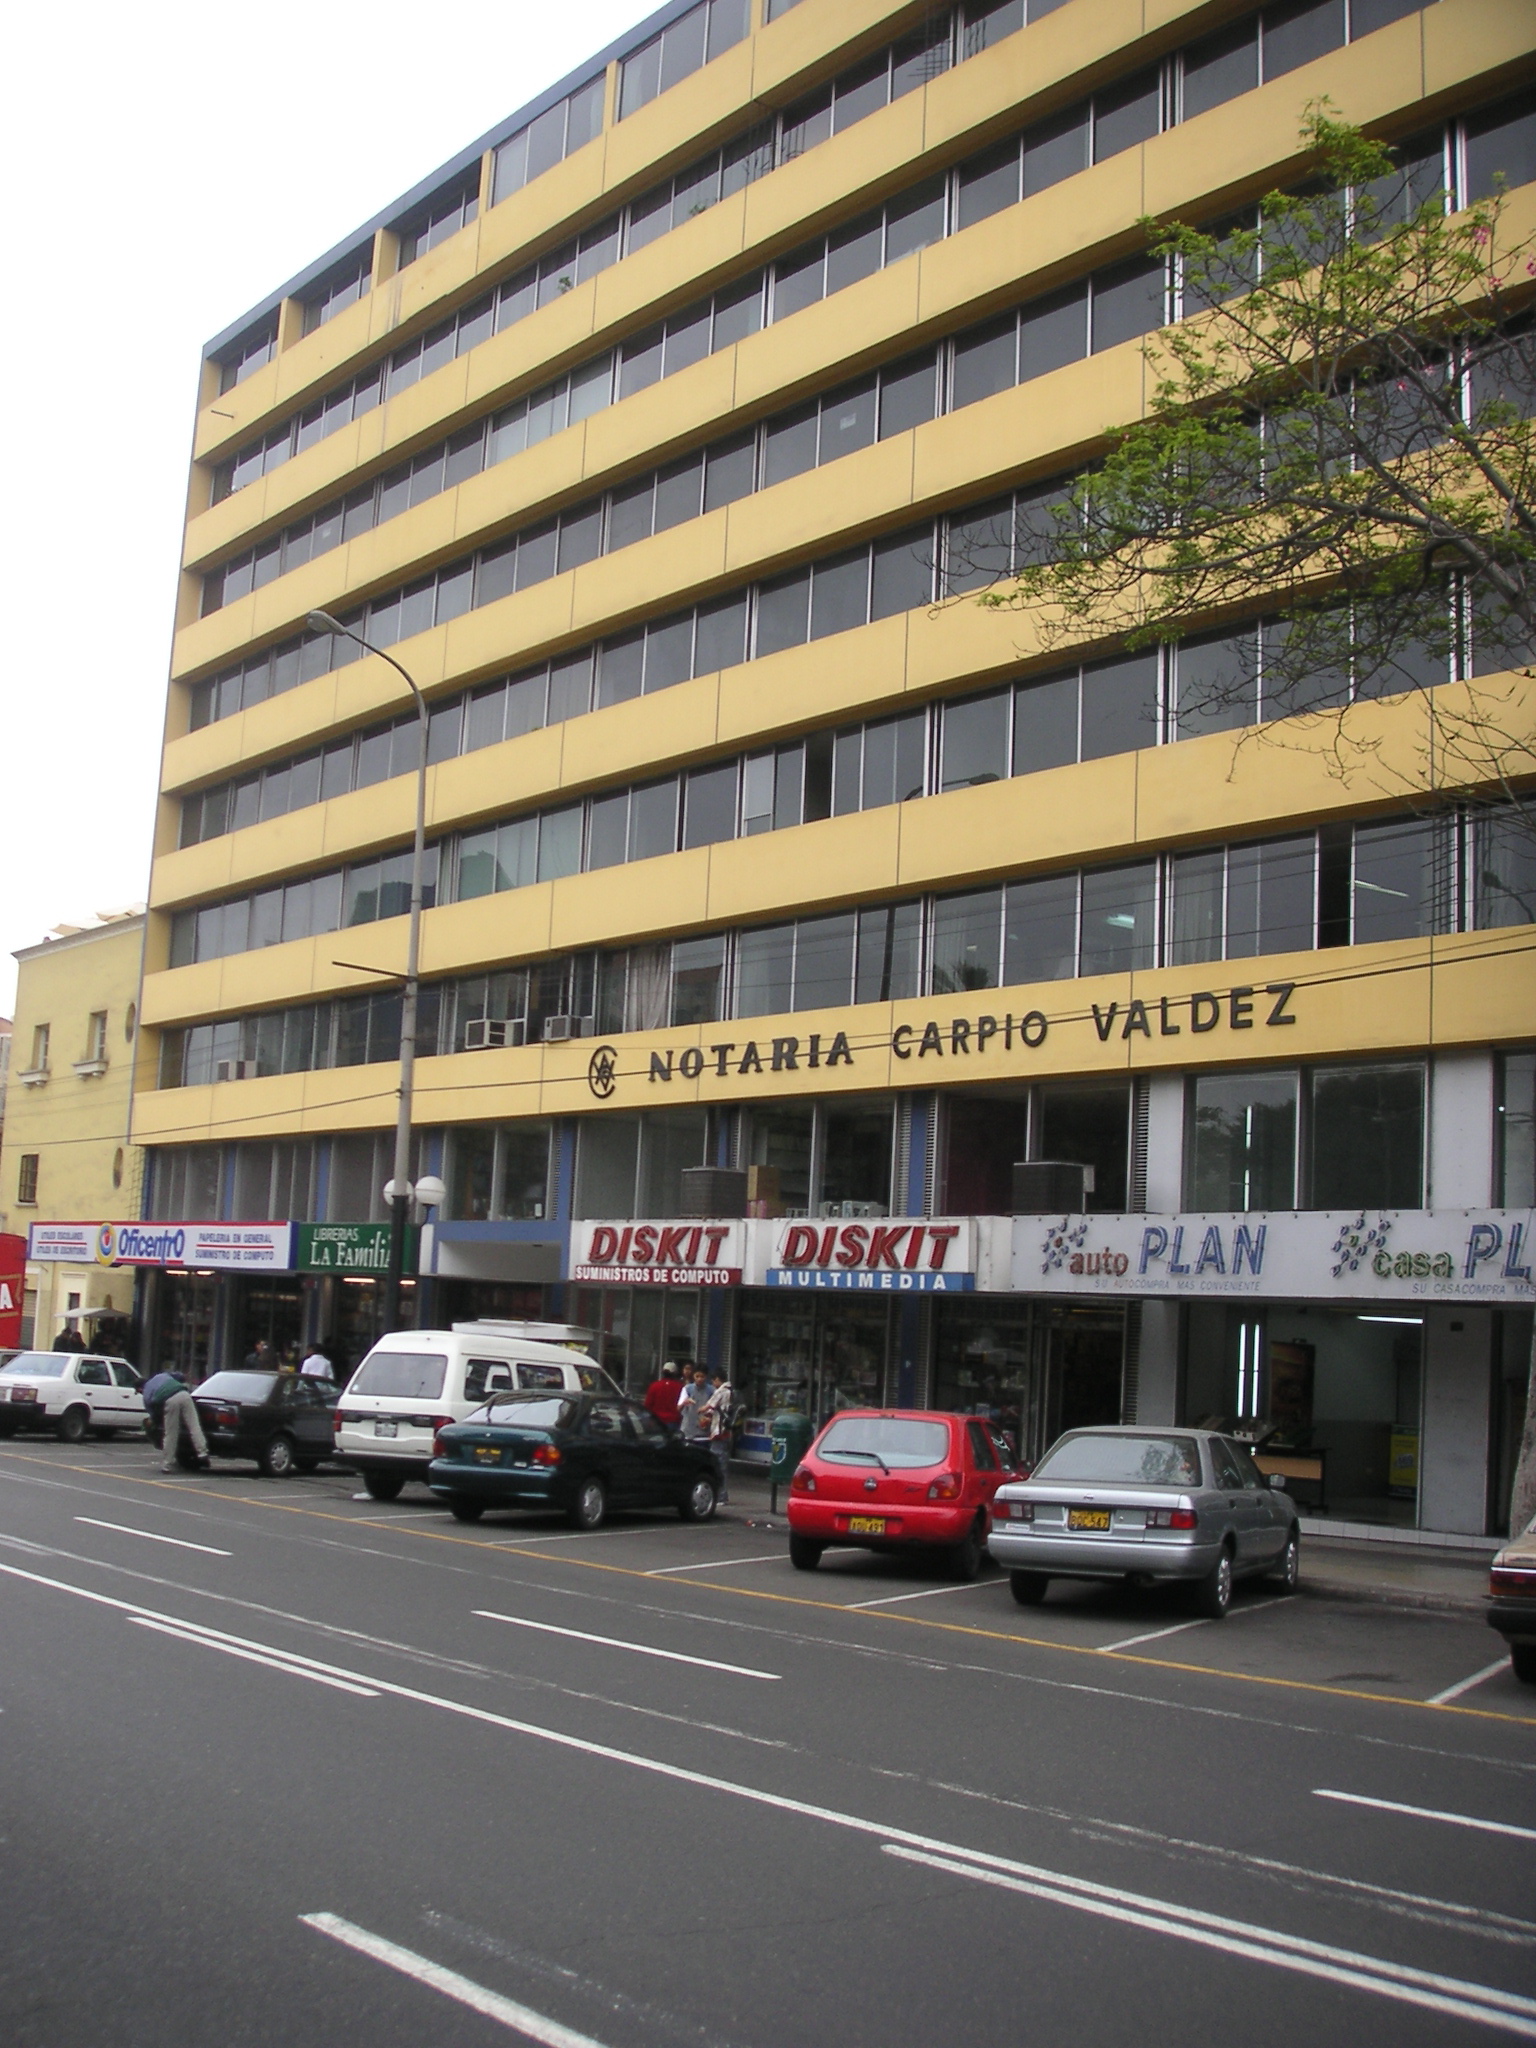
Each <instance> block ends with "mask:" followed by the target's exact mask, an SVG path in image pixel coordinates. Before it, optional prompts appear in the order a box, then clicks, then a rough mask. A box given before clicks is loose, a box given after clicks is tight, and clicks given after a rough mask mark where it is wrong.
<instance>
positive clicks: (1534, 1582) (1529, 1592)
mask: <svg viewBox="0 0 1536 2048" xmlns="http://www.w3.org/2000/svg"><path fill="white" fill-rule="evenodd" d="M1488 1590H1489V1592H1490V1593H1524V1594H1525V1595H1526V1596H1527V1597H1531V1596H1533V1595H1536V1565H1518V1564H1496V1565H1494V1566H1493V1568H1492V1570H1491V1571H1490V1572H1489V1574H1488Z"/></svg>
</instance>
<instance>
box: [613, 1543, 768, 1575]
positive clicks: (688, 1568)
mask: <svg viewBox="0 0 1536 2048" xmlns="http://www.w3.org/2000/svg"><path fill="white" fill-rule="evenodd" d="M788 1554H789V1553H788V1552H787V1551H783V1550H765V1551H764V1552H763V1554H762V1556H761V1557H715V1558H711V1559H710V1561H709V1563H708V1564H659V1565H657V1567H656V1569H655V1570H654V1571H650V1572H647V1573H646V1575H645V1576H646V1577H647V1578H648V1579H665V1578H667V1577H668V1576H669V1575H670V1574H671V1573H673V1572H727V1571H730V1570H731V1569H732V1568H733V1567H734V1566H736V1565H738V1564H782V1562H783V1561H784V1559H785V1558H786V1557H787V1556H788Z"/></svg>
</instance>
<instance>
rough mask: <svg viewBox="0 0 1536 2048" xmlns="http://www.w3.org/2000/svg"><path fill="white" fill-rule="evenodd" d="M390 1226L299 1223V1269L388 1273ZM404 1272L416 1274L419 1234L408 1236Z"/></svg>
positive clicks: (317, 1271) (411, 1232) (325, 1271)
mask: <svg viewBox="0 0 1536 2048" xmlns="http://www.w3.org/2000/svg"><path fill="white" fill-rule="evenodd" d="M393 1227H394V1226H393V1225H392V1224H389V1223H300V1224H297V1225H295V1229H296V1231H297V1233H298V1268H299V1271H300V1272H301V1273H387V1272H388V1271H389V1241H390V1233H391V1231H392V1229H393ZM405 1270H406V1272H407V1273H414V1272H415V1271H416V1230H415V1227H414V1226H412V1227H410V1228H409V1229H407V1231H406V1234H405Z"/></svg>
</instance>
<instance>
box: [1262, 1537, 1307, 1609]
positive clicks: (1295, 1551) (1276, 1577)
mask: <svg viewBox="0 0 1536 2048" xmlns="http://www.w3.org/2000/svg"><path fill="white" fill-rule="evenodd" d="M1269 1577H1270V1582H1271V1584H1273V1585H1276V1586H1280V1587H1283V1589H1284V1590H1285V1591H1286V1592H1287V1593H1294V1592H1295V1590H1296V1588H1297V1587H1298V1586H1299V1585H1300V1584H1301V1537H1300V1536H1299V1535H1298V1534H1297V1532H1296V1531H1295V1530H1294V1529H1293V1530H1292V1531H1291V1533H1290V1536H1289V1537H1288V1538H1287V1540H1286V1545H1285V1548H1284V1550H1282V1551H1281V1553H1280V1557H1279V1561H1278V1562H1277V1563H1276V1565H1275V1568H1274V1570H1273V1571H1272V1572H1271V1573H1270V1574H1269Z"/></svg>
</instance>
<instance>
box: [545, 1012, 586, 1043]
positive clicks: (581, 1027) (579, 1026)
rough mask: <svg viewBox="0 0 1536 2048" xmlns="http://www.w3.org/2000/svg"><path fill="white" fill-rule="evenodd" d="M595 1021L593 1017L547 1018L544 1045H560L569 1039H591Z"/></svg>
mask: <svg viewBox="0 0 1536 2048" xmlns="http://www.w3.org/2000/svg"><path fill="white" fill-rule="evenodd" d="M594 1021H595V1020H594V1019H593V1018H591V1017H568V1016H562V1017H546V1018H545V1019H544V1043H545V1044H546V1045H558V1044H559V1043H560V1042H561V1041H562V1040H563V1039H567V1038H590V1037H591V1036H592V1026H593V1023H594Z"/></svg>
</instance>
